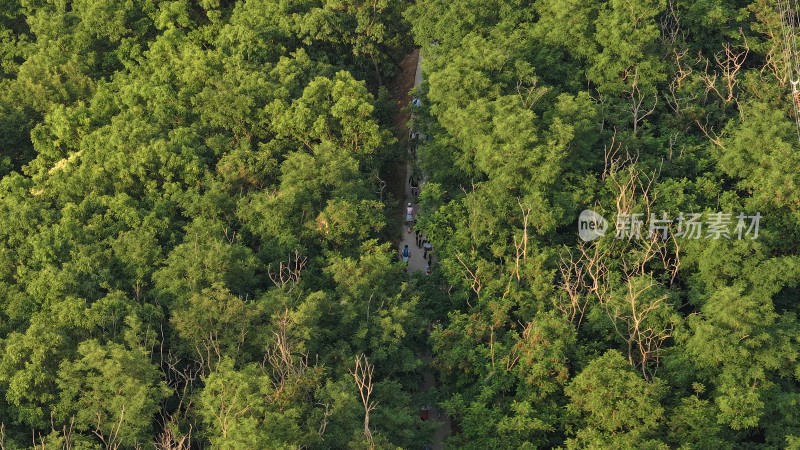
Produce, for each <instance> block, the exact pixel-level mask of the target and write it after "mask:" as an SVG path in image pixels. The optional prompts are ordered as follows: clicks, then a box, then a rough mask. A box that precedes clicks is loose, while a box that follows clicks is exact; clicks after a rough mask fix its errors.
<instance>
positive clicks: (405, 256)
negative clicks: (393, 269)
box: [402, 244, 411, 264]
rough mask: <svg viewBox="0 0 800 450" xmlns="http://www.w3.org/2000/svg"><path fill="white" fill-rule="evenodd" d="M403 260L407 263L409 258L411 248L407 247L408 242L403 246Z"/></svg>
mask: <svg viewBox="0 0 800 450" xmlns="http://www.w3.org/2000/svg"><path fill="white" fill-rule="evenodd" d="M402 255H403V262H404V263H406V264H408V260H409V259H410V258H411V250H409V249H408V244H406V245H404V246H403V253H402Z"/></svg>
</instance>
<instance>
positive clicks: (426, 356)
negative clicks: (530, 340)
mask: <svg viewBox="0 0 800 450" xmlns="http://www.w3.org/2000/svg"><path fill="white" fill-rule="evenodd" d="M421 59H422V58H421V57H420V56H419V52H418V50H415V51H414V52H413V53H411V54H409V55H408V56H407V57H406V58H405V59H404V60H403V63H402V66H403V74H401V75H400V77H399V79H398V80H397V82H396V84H395V86H394V89H393V94H394V98H395V99H396V101H397V106H398V114H397V115H396V116H395V126H396V128H397V129H398V130H399V133H400V134H401V136H398V138H399V139H400V140H401V142H404V143H405V144H406V146H408V143H409V139H408V137H409V134H410V133H411V132H412V131H413V130H409V128H408V127H409V123H410V121H411V115H410V113H409V110H408V108H407V105H409V104H410V103H411V100H412V99H411V97H410V95H409V91H410V90H411V88H412V87H416V86H419V84H420V83H422V64H421V62H422V61H421ZM412 74H413V78H412V76H411V75H412ZM397 171H398V172H399V173H398V174H396V175H395V177H394V178H395V180H396V179H397V178H399V176H402V180H403V181H402V183H403V186H404V189H403V193H404V195H403V197H402V198H403V199H404V201H403V202H402V204H401V207H402V209H403V211H402V213H403V215H405V209H406V207H407V205H408V204H409V203H411V204H412V205H413V206H414V207H415V208H416V198H415V197H414V196H413V195H412V192H411V185H410V184H409V177H410V176H411V174H412V164H411V163H407V164H403V165H402V166H399V167H398V168H397ZM397 191H399V189H397ZM397 191H395V192H397ZM401 232H402V240H401V242H400V244H399V247H398V254H401V252H402V250H403V247H404V246H405V245H408V248H409V249H410V250H411V252H410V253H411V256H410V258H409V261H408V273H409V275H411V274H413V273H415V272H421V271H422V272H424V271H425V270H426V268H427V266H428V260H427V259H426V258H425V257H424V256H425V254H424V253H425V252H424V250H423V249H422V248H420V247H418V246H417V242H416V235H415V231H414V230H411V231H410V232H409V231H408V229H407V227H406V226H405V225H403V229H402V231H401ZM433 259H434V264H435V258H433ZM418 356H419V358H420V360H422V362H423V363H424V371H423V373H422V386H421V388H422V391H423V392H429V391H431V390H432V389H434V388H435V387H436V385H437V383H436V375H435V372H434V370H433V367H432V362H433V357H432V356H431V354H430V352H425V353H423V354H420V355H418ZM428 406H429V407H430V410H429V412H428V420H433V421H437V422H439V427H438V428H437V430H436V432H435V434H434V436H433V440H432V442H431V443H430V444H431V447H430V448H432V449H433V450H441V449H443V448H444V441H445V439H447V437H448V436H450V431H451V430H450V417H449V416H447V415H446V414H445V413H444V412H443V411H441V410H440V409H439V408H438V407H437V405H428Z"/></svg>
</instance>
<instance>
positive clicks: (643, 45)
mask: <svg viewBox="0 0 800 450" xmlns="http://www.w3.org/2000/svg"><path fill="white" fill-rule="evenodd" d="M778 3H779V2H768V1H763V0H753V1H727V0H711V1H684V0H669V1H667V0H647V1H641V0H637V1H632V0H608V1H600V2H583V1H565V0H536V1H524V0H499V1H497V2H492V4H491V6H490V5H489V4H487V3H486V2H477V1H468V0H458V1H452V0H448V1H444V0H425V1H420V2H417V4H416V5H415V6H413V7H411V8H410V9H409V11H408V12H407V14H406V16H407V17H408V19H409V20H410V22H411V23H412V25H413V34H414V37H415V40H416V42H417V44H418V45H420V46H421V47H422V54H423V56H424V69H425V73H426V76H427V83H426V84H425V85H424V86H423V87H422V88H421V89H420V91H421V92H420V95H424V96H425V98H426V99H427V101H424V102H423V107H422V108H421V109H422V111H421V113H422V114H424V115H425V120H424V124H425V125H426V126H427V132H428V134H429V135H431V136H432V137H433V139H432V140H431V141H429V142H428V144H427V145H426V146H425V147H424V148H422V149H421V150H420V154H421V155H422V163H423V165H424V168H425V170H426V171H427V173H428V174H429V177H430V180H429V183H428V184H427V185H426V186H425V188H424V189H423V200H424V205H423V208H424V209H425V210H426V211H427V213H428V214H427V217H426V218H425V220H424V224H423V227H424V228H425V230H426V232H427V233H428V234H429V235H431V236H432V237H433V241H434V242H436V243H437V245H438V249H439V253H438V254H439V258H440V259H441V263H440V266H441V269H442V283H445V284H447V285H451V286H452V288H450V290H449V291H448V292H449V293H450V296H449V297H447V298H445V299H443V301H446V302H448V303H447V304H448V307H447V308H446V309H447V311H442V314H446V316H443V317H441V319H442V327H441V328H440V329H438V330H437V331H436V332H435V333H434V336H433V343H434V347H435V350H436V358H437V360H438V363H439V367H440V368H441V370H442V372H443V375H444V377H445V379H446V383H445V386H446V389H447V396H446V404H447V405H448V406H449V409H450V411H451V413H452V414H453V416H454V418H455V420H456V422H458V423H460V424H461V427H460V428H461V434H458V435H456V436H454V437H453V438H452V440H451V441H450V442H451V444H452V445H453V446H455V447H457V448H475V449H483V448H521V447H524V448H535V447H552V446H560V447H565V448H708V449H712V448H713V449H719V448H776V449H777V448H797V445H799V443H798V438H800V417H798V411H800V408H799V407H798V406H800V363H799V362H798V357H799V356H800V323H798V320H797V313H798V312H799V311H800V306H798V302H797V300H798V283H799V282H800V259H798V247H797V237H798V232H799V231H800V190H798V187H799V186H800V184H799V182H800V179H798V171H797V168H798V167H800V156H799V155H800V151H799V150H800V148H799V146H798V133H797V129H796V126H795V123H794V121H795V118H794V116H795V110H794V109H793V106H792V102H793V101H794V100H793V97H792V86H791V80H792V78H794V77H796V75H791V74H789V73H788V72H787V66H790V65H791V64H792V63H793V61H794V60H796V58H793V57H792V54H791V53H789V54H787V53H786V52H784V49H785V47H786V46H785V44H784V41H783V38H784V34H783V31H784V29H785V28H786V27H787V26H788V25H787V23H786V22H784V23H781V16H780V14H779V13H780V8H779V7H778ZM787 18H791V16H788V17H784V20H786V19H787ZM787 59H788V60H787ZM585 208H588V209H592V210H594V211H597V212H598V213H600V214H602V215H603V216H604V217H606V219H607V220H609V221H610V225H609V230H608V231H607V233H606V235H605V236H604V237H602V238H599V239H597V240H594V241H591V242H589V243H586V242H582V241H581V240H580V239H579V238H578V235H577V233H576V222H577V219H578V216H579V213H580V212H581V210H583V209H585ZM662 211H663V212H665V213H666V214H668V216H669V217H670V218H673V219H674V218H675V217H676V216H678V215H679V214H680V213H681V212H682V213H684V214H686V215H687V216H688V215H689V214H699V213H702V214H704V216H703V217H705V218H706V219H708V218H709V217H712V216H713V215H714V214H716V213H720V214H731V215H732V216H730V217H729V219H730V220H731V223H730V227H729V229H730V234H731V236H730V239H727V238H724V237H720V238H719V239H714V236H708V235H707V232H708V231H711V230H710V229H707V228H704V229H703V230H702V236H701V238H699V239H691V238H690V236H682V237H677V236H676V234H678V233H677V232H679V231H680V230H679V229H677V225H678V224H677V223H674V222H673V224H672V227H671V228H668V229H667V231H671V232H672V234H671V236H669V237H668V238H667V239H663V238H662V236H663V235H662V233H661V232H660V231H659V232H657V233H655V234H654V237H653V238H652V239H648V218H650V213H653V214H654V215H655V217H657V218H658V219H661V218H662ZM636 213H641V214H643V218H642V219H643V222H644V225H642V238H641V239H635V238H632V236H630V235H628V236H619V237H621V238H622V239H618V238H617V237H618V236H617V235H616V233H615V225H619V224H622V225H623V227H622V229H623V230H624V229H625V228H624V225H625V223H626V222H625V221H624V220H622V221H620V220H619V219H620V218H623V217H630V215H632V214H636ZM757 213H758V214H760V215H761V221H760V230H759V235H758V237H757V239H753V237H754V234H753V233H750V234H749V235H745V236H743V237H742V239H738V233H736V232H734V231H735V227H736V226H737V225H738V221H737V216H738V215H739V214H743V215H745V216H755V215H756V214H757ZM626 214H627V215H628V216H625V215H626ZM718 217H725V216H718ZM650 222H652V219H650ZM683 231H686V230H685V229H684V230H683ZM744 231H747V230H746V229H745V230H744Z"/></svg>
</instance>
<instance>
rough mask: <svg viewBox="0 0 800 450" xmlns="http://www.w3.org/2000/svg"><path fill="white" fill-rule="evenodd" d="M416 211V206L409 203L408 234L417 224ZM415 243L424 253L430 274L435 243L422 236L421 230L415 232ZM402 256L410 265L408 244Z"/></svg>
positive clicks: (426, 269)
mask: <svg viewBox="0 0 800 450" xmlns="http://www.w3.org/2000/svg"><path fill="white" fill-rule="evenodd" d="M416 222H417V219H416V210H415V209H414V206H413V205H412V204H411V203H410V202H409V203H408V205H407V206H406V225H407V227H408V228H407V232H408V233H409V234H410V233H411V231H412V230H413V229H414V225H415V224H416ZM414 242H415V244H416V246H417V248H418V249H421V250H422V251H423V253H422V258H423V259H424V260H425V262H426V263H427V265H426V267H425V272H426V273H428V274H430V273H431V271H432V267H433V243H431V242H430V241H429V240H428V238H427V237H426V236H425V235H424V234H422V233H421V232H420V231H419V230H414ZM400 256H401V257H402V259H403V262H405V263H406V264H408V261H409V260H410V259H411V250H410V249H409V247H408V244H405V245H404V246H403V250H402V251H401V252H400Z"/></svg>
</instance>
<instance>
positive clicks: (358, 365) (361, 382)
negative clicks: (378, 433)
mask: <svg viewBox="0 0 800 450" xmlns="http://www.w3.org/2000/svg"><path fill="white" fill-rule="evenodd" d="M374 369H375V366H373V365H372V364H370V363H369V360H368V359H367V356H366V355H365V354H363V353H362V354H360V355H358V356H356V358H355V368H353V369H351V370H350V375H352V376H353V380H354V381H355V383H356V387H357V388H358V393H359V394H360V395H361V404H362V405H364V438H366V439H367V442H369V445H370V448H371V449H372V448H375V441H374V440H373V439H372V431H371V430H370V429H369V414H370V413H371V412H372V411H373V410H374V409H375V407H376V406H377V405H378V404H377V402H375V401H372V400H370V397H371V396H372V389H373V386H372V374H373V371H374Z"/></svg>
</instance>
